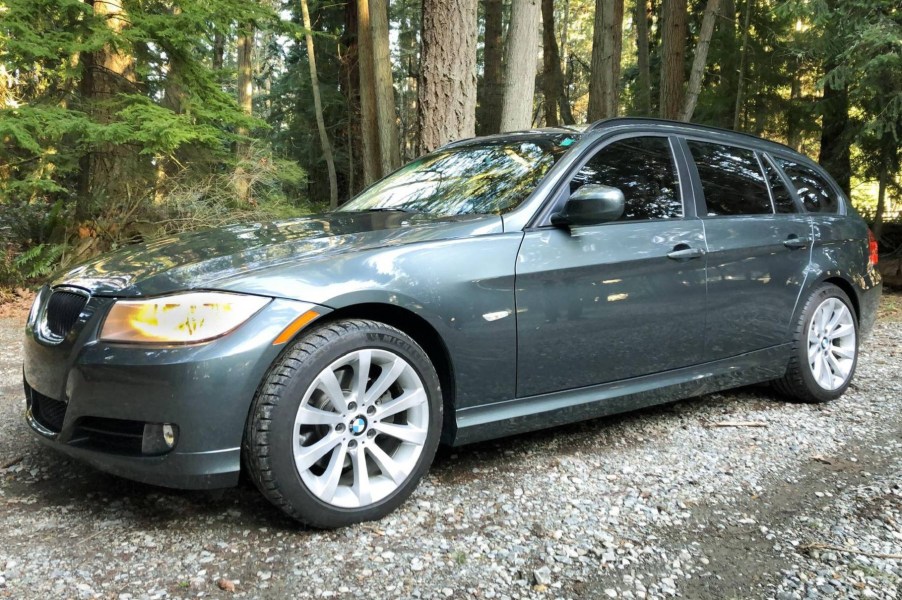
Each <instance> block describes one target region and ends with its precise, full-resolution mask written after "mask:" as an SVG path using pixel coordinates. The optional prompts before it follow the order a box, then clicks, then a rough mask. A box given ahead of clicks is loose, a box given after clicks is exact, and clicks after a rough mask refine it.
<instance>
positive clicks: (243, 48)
mask: <svg viewBox="0 0 902 600" xmlns="http://www.w3.org/2000/svg"><path fill="white" fill-rule="evenodd" d="M253 54H254V28H253V26H252V25H246V29H245V30H244V31H242V33H241V34H240V35H239V36H238V84H237V87H238V106H239V107H240V108H241V112H243V113H244V114H246V115H248V116H252V115H253V114H254V61H253ZM238 135H241V136H244V137H247V136H249V135H250V131H249V130H248V129H247V127H239V128H238ZM235 150H236V158H237V159H238V166H237V168H236V169H235V191H236V194H237V195H238V199H239V200H240V201H242V202H248V201H250V200H251V181H250V175H249V173H248V171H247V167H246V165H247V162H248V161H249V160H250V143H249V142H248V141H246V140H241V141H239V142H238V143H237V144H236V146H235Z"/></svg>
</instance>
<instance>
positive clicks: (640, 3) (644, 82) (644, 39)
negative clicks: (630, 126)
mask: <svg viewBox="0 0 902 600" xmlns="http://www.w3.org/2000/svg"><path fill="white" fill-rule="evenodd" d="M634 19H635V21H636V59H637V62H638V63H639V75H638V77H637V82H636V83H637V87H638V107H639V113H640V114H642V115H644V116H650V115H651V68H650V67H649V62H648V2H647V0H636V14H635V16H634Z"/></svg>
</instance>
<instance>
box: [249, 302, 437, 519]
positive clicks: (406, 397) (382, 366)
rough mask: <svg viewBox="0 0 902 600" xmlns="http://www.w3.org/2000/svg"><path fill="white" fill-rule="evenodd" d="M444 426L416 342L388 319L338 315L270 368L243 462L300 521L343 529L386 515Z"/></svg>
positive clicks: (429, 369) (416, 476)
mask: <svg viewBox="0 0 902 600" xmlns="http://www.w3.org/2000/svg"><path fill="white" fill-rule="evenodd" d="M364 371H365V372H366V377H361V376H360V375H361V373H363V372H364ZM361 390H362V392H363V393H362V394H361V393H360V392H361ZM441 426H442V395H441V389H440V387H439V379H438V374H437V373H436V371H435V368H434V367H433V365H432V363H431V362H430V360H429V357H428V356H427V355H426V353H425V352H424V351H423V349H422V348H420V346H419V345H417V343H416V342H415V341H414V340H413V339H411V338H410V337H409V336H407V335H406V334H404V333H403V332H401V331H400V330H398V329H395V328H394V327H390V326H388V325H385V324H384V323H378V322H375V321H365V320H356V319H355V320H342V321H335V322H332V323H327V324H324V325H321V326H319V327H317V328H315V329H313V330H311V331H310V332H308V333H307V334H306V335H304V336H303V337H301V338H300V339H298V340H297V341H295V342H294V343H293V344H292V346H291V347H290V348H289V349H287V350H286V351H285V352H284V353H283V355H282V356H281V357H280V358H279V360H278V361H277V362H276V363H275V364H274V365H273V367H272V369H270V372H269V374H268V375H267V377H266V379H265V381H264V383H263V385H262V386H261V388H260V390H259V392H258V393H257V396H256V398H255V399H254V403H253V406H252V407H251V411H250V414H249V416H248V421H247V425H246V429H245V436H244V447H243V455H244V464H245V466H246V467H247V470H248V473H249V475H250V478H251V479H252V480H253V481H254V483H255V484H256V486H257V488H258V489H259V490H260V491H261V492H262V493H263V495H264V496H266V498H267V499H269V500H270V501H271V502H272V503H273V504H275V505H276V506H277V507H279V508H281V509H282V510H283V511H284V512H285V513H287V514H288V515H290V516H291V517H293V518H294V519H297V520H298V521H300V522H302V523H304V524H306V525H309V526H313V527H318V528H323V529H329V528H335V527H343V526H346V525H351V524H354V523H360V522H362V521H372V520H377V519H381V518H382V517H384V516H385V515H387V514H389V513H390V512H392V511H393V510H395V509H396V508H397V507H398V506H400V505H401V503H403V502H404V500H406V499H407V497H408V496H410V494H411V493H412V492H413V490H414V489H415V488H416V486H417V484H418V483H419V481H420V479H422V477H423V476H424V475H425V474H426V472H427V471H428V469H429V466H430V464H431V463H432V459H433V457H434V456H435V450H436V448H437V447H438V442H439V437H440V434H441ZM361 465H362V467H361Z"/></svg>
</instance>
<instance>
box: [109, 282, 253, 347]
mask: <svg viewBox="0 0 902 600" xmlns="http://www.w3.org/2000/svg"><path fill="white" fill-rule="evenodd" d="M268 302H269V299H268V298H261V297H260V296H242V295H239V294H227V293H221V292H190V293H186V294H177V295H174V296H164V297H161V298H151V299H148V300H119V301H117V302H116V303H115V304H113V307H112V308H111V309H110V312H109V314H108V315H107V317H106V320H105V321H104V322H103V327H102V328H101V331H100V339H101V340H104V341H107V342H132V343H157V344H159V343H170V344H173V343H174V344H192V343H196V342H205V341H208V340H212V339H213V338H217V337H220V336H222V335H225V334H227V333H228V332H230V331H232V330H233V329H235V328H236V327H238V326H239V325H241V324H242V323H244V322H245V321H247V320H248V319H250V318H251V317H252V316H253V315H254V314H255V313H256V312H257V311H258V310H260V309H261V308H263V307H264V306H265V305H266V304H267V303H268Z"/></svg>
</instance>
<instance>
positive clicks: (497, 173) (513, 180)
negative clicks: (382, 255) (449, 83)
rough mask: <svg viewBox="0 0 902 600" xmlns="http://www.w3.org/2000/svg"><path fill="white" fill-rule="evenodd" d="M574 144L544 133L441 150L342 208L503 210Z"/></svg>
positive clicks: (446, 212)
mask: <svg viewBox="0 0 902 600" xmlns="http://www.w3.org/2000/svg"><path fill="white" fill-rule="evenodd" d="M573 142H574V139H573V137H571V136H566V135H554V136H552V135H545V136H541V137H539V136H536V137H535V138H531V139H520V140H515V141H510V140H507V141H497V142H484V143H479V144H474V145H468V146H462V147H458V148H450V149H448V150H438V151H436V152H433V153H432V154H428V155H426V156H424V157H422V158H420V159H417V160H415V161H413V162H412V163H410V164H408V165H406V166H404V167H402V168H401V169H399V170H398V171H395V172H394V173H392V174H391V175H389V176H388V177H386V178H385V179H383V180H381V181H379V182H378V183H376V184H374V185H373V186H372V187H370V188H368V189H366V190H364V191H363V192H362V193H361V194H360V195H359V196H357V197H356V198H354V199H353V200H351V201H350V202H348V203H347V204H345V205H344V206H342V207H341V208H340V209H339V210H340V211H343V212H355V211H370V210H399V211H409V212H422V213H429V214H435V215H442V216H447V215H464V214H503V213H506V212H508V211H510V210H513V209H514V208H516V207H517V206H519V205H520V203H521V202H523V201H524V200H525V199H526V198H527V197H528V196H529V195H530V194H531V193H532V191H533V190H534V189H535V188H536V186H537V185H538V184H539V182H540V181H541V180H542V178H543V177H545V174H546V173H548V171H549V169H551V167H552V166H553V165H554V163H555V162H557V160H558V159H559V158H560V157H561V156H562V155H563V154H564V153H565V152H566V151H567V150H568V148H569V147H570V145H572V144H573Z"/></svg>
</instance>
